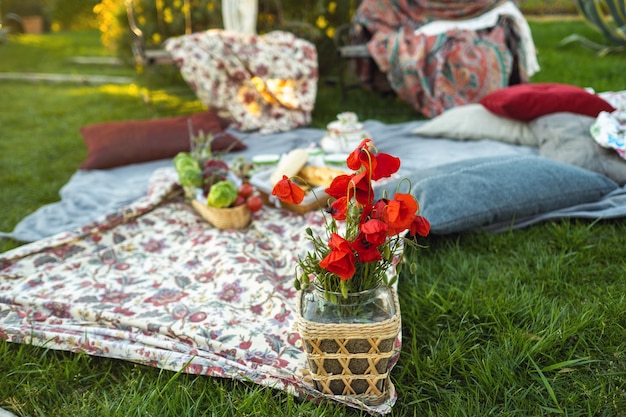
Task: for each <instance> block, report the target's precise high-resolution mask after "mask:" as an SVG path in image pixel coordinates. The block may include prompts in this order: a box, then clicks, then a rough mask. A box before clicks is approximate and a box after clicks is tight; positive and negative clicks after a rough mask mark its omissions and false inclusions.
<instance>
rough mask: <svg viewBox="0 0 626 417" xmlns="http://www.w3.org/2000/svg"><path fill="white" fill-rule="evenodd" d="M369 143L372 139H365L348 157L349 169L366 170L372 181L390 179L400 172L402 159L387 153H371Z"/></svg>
mask: <svg viewBox="0 0 626 417" xmlns="http://www.w3.org/2000/svg"><path fill="white" fill-rule="evenodd" d="M369 142H371V139H367V138H366V139H363V141H362V142H361V144H360V145H359V146H358V147H357V148H356V149H355V150H354V151H352V153H350V155H348V159H347V160H346V164H347V165H348V168H350V169H352V170H354V171H358V170H359V169H361V168H364V169H365V171H367V172H368V173H370V175H368V176H370V177H371V180H372V181H376V180H379V179H381V178H388V177H390V176H392V175H393V174H395V173H396V172H398V170H399V169H400V158H396V157H395V156H392V155H389V154H387V153H382V152H379V153H376V154H375V153H373V152H371V151H370V148H369Z"/></svg>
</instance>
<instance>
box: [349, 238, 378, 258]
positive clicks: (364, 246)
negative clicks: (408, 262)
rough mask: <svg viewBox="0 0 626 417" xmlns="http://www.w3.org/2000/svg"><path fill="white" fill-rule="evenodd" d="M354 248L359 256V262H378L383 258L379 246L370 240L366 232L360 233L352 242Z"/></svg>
mask: <svg viewBox="0 0 626 417" xmlns="http://www.w3.org/2000/svg"><path fill="white" fill-rule="evenodd" d="M352 249H354V251H355V252H356V254H357V256H358V257H359V262H377V261H380V260H382V259H383V256H382V255H381V254H380V250H378V246H377V245H374V244H373V243H370V242H368V240H367V236H366V235H365V233H361V234H359V236H358V237H357V238H356V240H355V241H354V242H352Z"/></svg>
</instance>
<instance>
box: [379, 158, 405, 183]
mask: <svg viewBox="0 0 626 417" xmlns="http://www.w3.org/2000/svg"><path fill="white" fill-rule="evenodd" d="M399 169H400V158H396V157H395V156H392V155H389V154H387V153H378V154H377V155H376V164H375V165H374V169H373V170H372V180H373V181H376V180H379V179H381V178H389V177H391V176H392V175H393V174H395V173H396V172H398V170H399Z"/></svg>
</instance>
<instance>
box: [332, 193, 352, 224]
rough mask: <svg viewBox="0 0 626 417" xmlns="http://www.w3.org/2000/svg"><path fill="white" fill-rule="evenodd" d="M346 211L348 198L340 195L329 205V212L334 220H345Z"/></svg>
mask: <svg viewBox="0 0 626 417" xmlns="http://www.w3.org/2000/svg"><path fill="white" fill-rule="evenodd" d="M347 213H348V199H347V198H346V197H345V196H344V197H340V198H338V199H336V200H335V201H333V202H332V203H331V205H330V214H331V216H333V218H334V219H335V220H345V219H346V214H347Z"/></svg>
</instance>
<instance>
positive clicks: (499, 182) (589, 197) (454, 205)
mask: <svg viewBox="0 0 626 417" xmlns="http://www.w3.org/2000/svg"><path fill="white" fill-rule="evenodd" d="M406 178H408V179H409V180H410V182H411V185H412V190H411V193H412V194H413V195H414V196H415V197H417V199H418V201H419V204H420V207H421V214H422V215H423V216H424V217H426V218H427V219H428V221H429V222H430V224H431V232H432V233H434V234H447V233H455V232H460V231H464V230H475V229H480V228H481V227H483V226H488V225H491V224H496V223H503V222H504V223H508V222H510V223H512V222H513V221H514V220H516V219H518V220H521V219H524V218H528V217H530V216H534V215H537V214H541V213H545V212H549V211H553V210H557V209H561V208H564V207H569V206H573V205H576V204H581V203H587V202H591V201H595V200H598V199H599V198H601V197H602V196H604V195H605V194H607V193H609V192H611V191H613V190H615V189H616V188H618V185H617V183H616V182H615V181H613V180H611V179H610V178H608V177H606V176H604V175H601V174H598V173H595V172H592V171H589V170H586V169H583V168H579V167H576V166H573V165H569V164H565V163H561V162H557V161H553V160H550V159H547V158H544V157H541V156H504V157H486V158H475V159H469V160H465V161H460V162H454V163H450V164H446V165H440V166H437V167H434V168H431V169H425V170H420V171H417V172H414V173H412V174H411V175H408V176H407V177H406ZM398 181H400V180H397V181H391V182H389V183H387V184H386V185H384V186H382V187H380V188H377V191H376V193H377V197H380V196H381V195H382V192H383V190H385V191H386V192H387V193H388V195H393V192H394V191H395V189H396V186H397V185H398ZM407 188H408V186H407V184H405V183H402V184H400V191H401V192H406V191H407Z"/></svg>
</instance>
